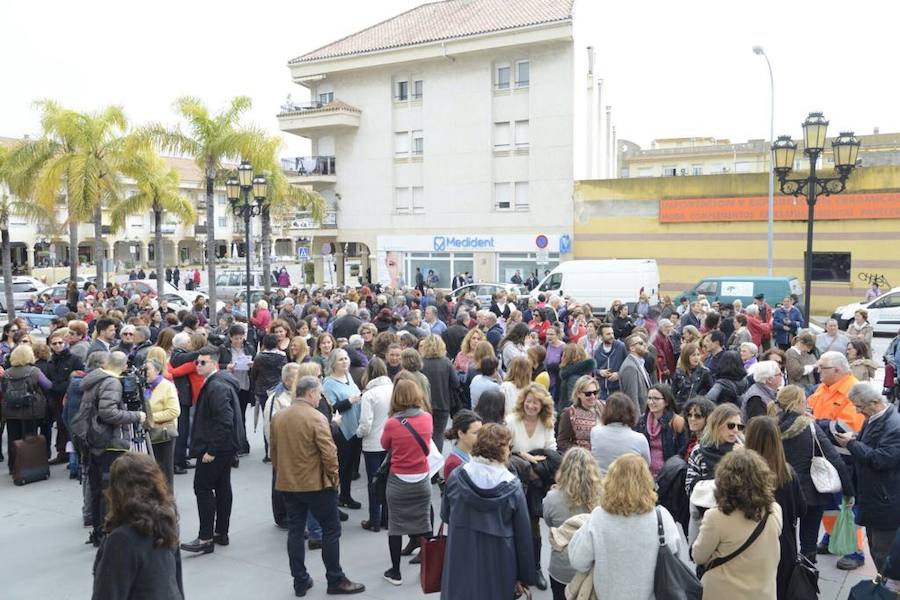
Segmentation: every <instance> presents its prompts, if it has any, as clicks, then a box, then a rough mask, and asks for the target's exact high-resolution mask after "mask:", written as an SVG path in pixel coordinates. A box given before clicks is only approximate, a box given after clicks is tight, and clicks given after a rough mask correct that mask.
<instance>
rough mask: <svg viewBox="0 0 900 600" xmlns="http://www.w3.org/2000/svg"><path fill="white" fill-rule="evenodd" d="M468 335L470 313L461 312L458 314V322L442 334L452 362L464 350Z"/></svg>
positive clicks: (448, 356)
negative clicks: (464, 341) (465, 339)
mask: <svg viewBox="0 0 900 600" xmlns="http://www.w3.org/2000/svg"><path fill="white" fill-rule="evenodd" d="M467 333H469V313H468V312H466V311H464V310H460V311H459V312H458V313H456V321H455V322H454V323H453V325H451V326H450V327H448V328H447V329H446V330H445V331H444V333H442V334H441V338H443V340H444V344H445V345H446V346H447V358H449V359H450V360H453V359H455V358H456V355H457V354H459V350H460V348H462V342H463V338H465V337H466V334H467Z"/></svg>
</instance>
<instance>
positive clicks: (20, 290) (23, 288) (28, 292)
mask: <svg viewBox="0 0 900 600" xmlns="http://www.w3.org/2000/svg"><path fill="white" fill-rule="evenodd" d="M44 287H46V285H45V284H43V283H41V281H40V280H38V279H35V278H34V277H22V276H17V277H13V278H12V291H13V301H14V302H15V309H16V310H21V309H22V308H24V307H25V301H26V300H28V299H29V298H31V296H37V295H38V291H39V290H41V289H43V288H44ZM5 303H6V282H5V281H2V280H0V312H6V304H5Z"/></svg>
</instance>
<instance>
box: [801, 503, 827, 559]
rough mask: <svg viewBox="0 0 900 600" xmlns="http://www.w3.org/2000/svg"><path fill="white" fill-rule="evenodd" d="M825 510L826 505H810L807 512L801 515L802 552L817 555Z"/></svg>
mask: <svg viewBox="0 0 900 600" xmlns="http://www.w3.org/2000/svg"><path fill="white" fill-rule="evenodd" d="M824 512H825V506H824V505H818V506H816V505H808V506H807V507H806V514H804V515H803V516H802V517H800V554H807V555H809V554H812V555H815V553H816V545H817V544H818V542H819V525H821V523H822V513H824Z"/></svg>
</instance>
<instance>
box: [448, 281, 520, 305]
mask: <svg viewBox="0 0 900 600" xmlns="http://www.w3.org/2000/svg"><path fill="white" fill-rule="evenodd" d="M501 290H502V291H505V292H506V294H507V295H513V294H514V295H515V296H517V297H519V298H522V297H524V296H527V295H528V288H526V287H525V286H524V285H516V284H515V283H469V284H467V285H464V286H461V287H458V288H456V289H455V290H453V291H452V292H450V293H451V294H452V295H453V297H454V298H459V297H460V296H464V295H466V294H468V293H469V292H475V296H476V297H477V298H478V302H480V303H481V304H483V305H487V306H490V304H491V300H493V298H494V294H496V293H497V292H499V291H501Z"/></svg>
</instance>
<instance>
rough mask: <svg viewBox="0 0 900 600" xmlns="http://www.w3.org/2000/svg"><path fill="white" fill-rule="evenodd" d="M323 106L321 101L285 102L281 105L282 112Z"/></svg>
mask: <svg viewBox="0 0 900 600" xmlns="http://www.w3.org/2000/svg"><path fill="white" fill-rule="evenodd" d="M323 106H325V105H324V104H323V103H321V102H317V101H314V102H286V103H285V104H282V105H281V112H282V113H292V112H303V111H305V110H317V109H319V108H322V107H323Z"/></svg>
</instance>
